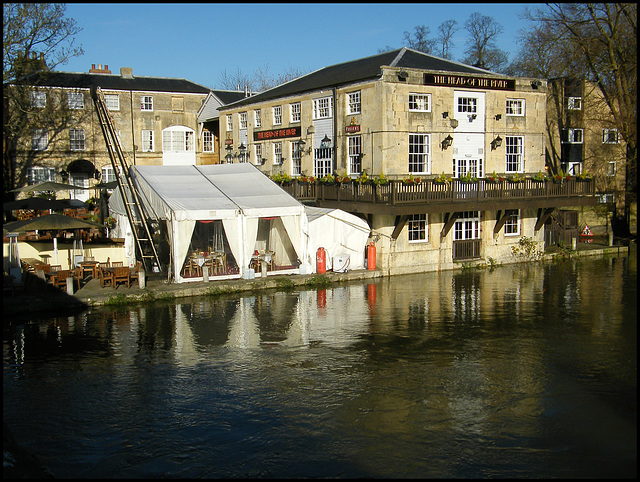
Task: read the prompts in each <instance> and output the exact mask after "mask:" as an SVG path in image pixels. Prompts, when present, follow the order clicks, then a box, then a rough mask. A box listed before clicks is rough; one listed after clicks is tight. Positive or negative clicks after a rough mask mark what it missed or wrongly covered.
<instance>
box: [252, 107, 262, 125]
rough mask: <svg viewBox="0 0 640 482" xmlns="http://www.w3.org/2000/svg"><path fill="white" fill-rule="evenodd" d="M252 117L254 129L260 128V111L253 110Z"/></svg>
mask: <svg viewBox="0 0 640 482" xmlns="http://www.w3.org/2000/svg"><path fill="white" fill-rule="evenodd" d="M253 117H254V120H255V124H256V127H262V112H261V111H260V109H255V110H254V111H253Z"/></svg>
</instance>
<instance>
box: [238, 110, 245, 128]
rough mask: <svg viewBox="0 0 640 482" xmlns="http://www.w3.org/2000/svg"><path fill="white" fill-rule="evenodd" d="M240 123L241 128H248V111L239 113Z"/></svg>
mask: <svg viewBox="0 0 640 482" xmlns="http://www.w3.org/2000/svg"><path fill="white" fill-rule="evenodd" d="M238 123H239V124H240V129H246V128H247V113H246V112H240V113H238Z"/></svg>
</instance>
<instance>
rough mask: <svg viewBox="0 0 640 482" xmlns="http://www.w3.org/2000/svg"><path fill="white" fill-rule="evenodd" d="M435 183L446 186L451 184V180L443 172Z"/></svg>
mask: <svg viewBox="0 0 640 482" xmlns="http://www.w3.org/2000/svg"><path fill="white" fill-rule="evenodd" d="M434 181H435V182H440V183H444V184H449V183H450V182H451V178H449V177H447V175H446V174H445V173H444V171H443V172H442V174H440V175H439V176H438V177H436V178H434Z"/></svg>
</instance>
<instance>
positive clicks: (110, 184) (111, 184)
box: [90, 181, 118, 189]
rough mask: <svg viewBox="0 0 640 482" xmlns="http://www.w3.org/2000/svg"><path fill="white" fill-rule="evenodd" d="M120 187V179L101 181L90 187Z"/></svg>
mask: <svg viewBox="0 0 640 482" xmlns="http://www.w3.org/2000/svg"><path fill="white" fill-rule="evenodd" d="M117 187H118V181H109V182H99V183H98V184H96V185H95V186H91V188H90V189H102V188H105V189H115V188H117Z"/></svg>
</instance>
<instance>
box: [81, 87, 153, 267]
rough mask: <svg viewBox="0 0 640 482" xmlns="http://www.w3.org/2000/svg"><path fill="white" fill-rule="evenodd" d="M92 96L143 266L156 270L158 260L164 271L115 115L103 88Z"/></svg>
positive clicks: (96, 89) (92, 92) (95, 90)
mask: <svg viewBox="0 0 640 482" xmlns="http://www.w3.org/2000/svg"><path fill="white" fill-rule="evenodd" d="M91 96H92V97H93V101H94V103H95V106H96V111H97V113H98V119H99V121H100V127H101V128H102V133H103V134H104V140H105V143H106V145H107V150H108V151H109V157H110V158H111V165H112V166H113V170H114V172H115V173H116V179H117V181H118V188H119V189H120V194H121V195H122V200H123V202H124V206H125V209H126V212H127V217H128V218H129V223H130V224H131V228H132V229H131V230H132V231H133V237H134V239H135V241H136V248H137V252H136V255H137V257H138V259H140V260H142V265H143V267H144V270H145V272H146V273H152V272H153V263H155V265H156V266H157V268H158V270H159V271H160V272H161V273H163V272H164V269H163V266H162V264H161V263H160V258H159V257H158V252H157V251H156V247H155V245H154V243H153V238H152V237H151V231H150V229H149V222H148V221H147V217H146V216H145V213H144V211H143V210H142V203H141V202H140V198H139V196H138V192H137V190H136V189H135V188H134V186H133V183H132V181H131V176H130V173H129V166H128V164H127V159H126V157H125V154H124V151H123V150H122V146H121V145H120V141H119V140H118V135H117V131H116V129H115V125H114V122H113V118H112V117H111V114H110V113H109V110H108V109H107V105H106V103H105V100H104V94H103V93H102V90H101V89H100V87H96V88H94V89H92V90H91ZM118 173H120V174H118ZM123 179H124V181H125V182H126V184H127V187H128V188H129V192H128V193H127V190H126V189H125V188H124V182H123ZM129 194H130V195H129ZM130 198H131V199H130ZM132 207H135V208H136V209H137V212H138V215H139V216H138V219H136V218H135V217H134V213H133V210H132Z"/></svg>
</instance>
